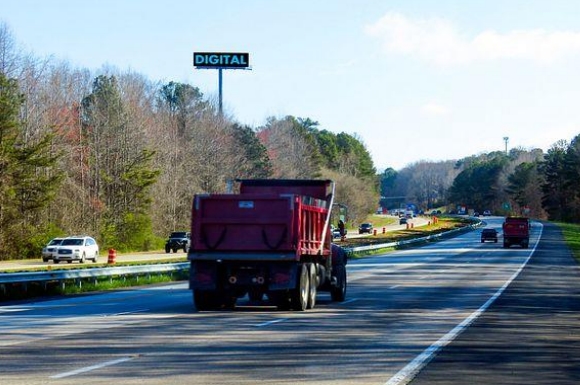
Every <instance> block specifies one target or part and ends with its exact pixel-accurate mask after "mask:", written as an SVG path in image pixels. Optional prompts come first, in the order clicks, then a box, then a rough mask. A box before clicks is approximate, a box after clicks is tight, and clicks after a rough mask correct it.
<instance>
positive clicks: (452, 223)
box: [334, 217, 473, 248]
mask: <svg viewBox="0 0 580 385" xmlns="http://www.w3.org/2000/svg"><path fill="white" fill-rule="evenodd" d="M472 223H473V220H472V219H468V218H460V217H442V218H438V220H437V222H434V221H433V220H431V222H430V224H429V225H427V226H420V227H413V228H408V229H403V230H397V231H387V232H385V233H384V234H383V233H382V231H380V228H377V235H372V234H369V235H368V236H365V237H360V238H347V239H345V240H344V241H341V240H340V239H335V240H334V242H335V243H336V244H337V245H340V246H342V247H348V248H350V247H358V246H367V245H376V244H380V243H391V242H397V241H405V240H409V239H413V238H420V237H426V236H428V235H434V234H439V233H442V232H445V231H449V230H453V229H456V228H458V227H465V226H469V225H471V224H472ZM375 227H377V226H375ZM381 227H382V226H381Z"/></svg>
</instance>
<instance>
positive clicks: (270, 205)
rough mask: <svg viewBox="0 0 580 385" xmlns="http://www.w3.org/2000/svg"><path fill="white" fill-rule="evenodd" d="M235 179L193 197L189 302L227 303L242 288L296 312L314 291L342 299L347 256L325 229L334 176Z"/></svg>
mask: <svg viewBox="0 0 580 385" xmlns="http://www.w3.org/2000/svg"><path fill="white" fill-rule="evenodd" d="M236 182H237V183H238V187H239V193H237V194H235V193H231V194H200V195H196V196H195V197H194V201H193V210H192V212H193V214H192V224H191V247H190V249H189V252H188V260H189V261H190V262H191V269H190V279H189V285H190V288H191V289H192V291H193V301H194V304H195V306H196V308H197V309H198V310H202V311H203V310H213V309H224V308H233V307H235V304H236V301H237V299H238V298H242V297H244V296H246V295H248V296H249V298H250V300H252V301H265V300H267V301H269V303H270V304H273V305H276V306H278V308H280V309H288V310H289V309H294V310H299V311H303V310H306V309H310V308H313V307H314V305H315V303H316V296H317V291H318V290H324V291H330V294H331V298H332V300H333V301H344V299H345V296H346V286H347V282H346V263H347V256H346V253H345V252H344V250H343V249H342V248H340V247H339V246H337V245H335V244H332V243H331V240H332V236H331V233H330V213H331V209H332V207H333V200H334V182H332V181H330V180H290V179H244V180H237V181H236Z"/></svg>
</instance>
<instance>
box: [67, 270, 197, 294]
mask: <svg viewBox="0 0 580 385" xmlns="http://www.w3.org/2000/svg"><path fill="white" fill-rule="evenodd" d="M186 279H187V275H186V274H183V273H181V274H155V275H143V276H141V275H136V276H120V277H109V278H99V279H97V280H95V281H93V282H86V281H83V282H82V283H81V281H79V282H74V281H71V282H70V283H69V284H68V285H66V284H65V285H64V287H63V286H60V287H59V288H58V292H59V293H58V294H64V295H71V294H81V293H88V292H95V291H106V290H115V289H121V288H124V287H135V286H142V285H154V284H159V283H167V282H175V281H183V280H186Z"/></svg>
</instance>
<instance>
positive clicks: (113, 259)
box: [107, 249, 117, 264]
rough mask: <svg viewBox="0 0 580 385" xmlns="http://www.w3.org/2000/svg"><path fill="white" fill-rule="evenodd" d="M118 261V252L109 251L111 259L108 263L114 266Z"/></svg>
mask: <svg viewBox="0 0 580 385" xmlns="http://www.w3.org/2000/svg"><path fill="white" fill-rule="evenodd" d="M116 259H117V250H115V249H109V259H108V260H107V263H110V264H113V263H115V260H116Z"/></svg>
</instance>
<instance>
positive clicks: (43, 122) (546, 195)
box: [0, 23, 580, 260]
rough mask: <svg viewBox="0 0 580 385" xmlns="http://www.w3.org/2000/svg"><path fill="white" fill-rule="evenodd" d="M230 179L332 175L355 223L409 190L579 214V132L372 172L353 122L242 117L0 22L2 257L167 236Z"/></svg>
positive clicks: (430, 203) (485, 204) (439, 202)
mask: <svg viewBox="0 0 580 385" xmlns="http://www.w3.org/2000/svg"><path fill="white" fill-rule="evenodd" d="M238 178H290V179H294V178H296V179H310V178H324V179H332V180H334V181H335V182H336V186H337V191H336V198H335V200H336V201H337V202H339V203H341V204H343V205H345V206H346V207H348V221H349V222H350V223H351V224H352V225H354V224H357V223H359V222H361V221H364V220H365V219H366V217H367V215H368V214H369V213H373V212H375V211H376V210H377V207H379V205H380V206H382V207H385V208H392V207H397V206H398V205H405V204H407V203H413V204H415V205H416V206H417V207H418V208H420V209H422V210H430V209H432V208H443V209H445V210H447V211H448V212H450V211H453V210H455V208H456V207H457V206H459V205H461V206H466V207H469V208H472V209H475V210H479V211H483V210H487V209H489V210H492V211H493V213H494V214H497V215H510V214H518V215H520V214H524V215H529V216H530V217H533V218H538V219H548V220H556V221H567V222H580V186H579V184H580V135H579V136H577V137H575V138H572V139H571V141H570V142H567V141H566V140H565V139H562V140H561V141H559V142H557V143H555V144H554V145H553V146H552V147H551V148H550V149H549V150H548V151H547V153H544V152H543V151H542V150H541V149H531V150H528V149H523V148H513V149H510V150H509V151H497V152H492V153H488V154H477V155H473V156H470V157H467V158H464V159H459V160H457V159H456V160H448V161H439V162H433V161H418V162H416V163H414V164H411V165H408V166H406V167H405V168H403V169H401V170H394V169H392V168H386V169H385V170H383V171H380V172H379V171H378V170H377V168H376V166H375V165H374V163H373V160H372V157H371V155H370V154H369V152H368V150H367V149H366V146H365V144H364V143H363V141H362V140H361V139H360V137H358V136H357V135H356V134H349V133H345V132H340V133H335V132H334V131H331V130H329V129H321V128H320V125H319V123H318V122H317V121H315V120H314V119H312V118H310V117H298V116H283V117H274V116H272V117H270V118H268V119H266V121H265V123H264V124H263V125H260V126H257V127H250V126H247V125H242V124H240V123H238V122H237V121H236V118H235V116H230V115H228V114H227V113H226V114H222V113H219V111H218V108H217V106H216V103H215V102H214V101H212V100H210V99H208V98H207V97H205V96H204V95H203V94H202V93H201V92H200V90H199V89H198V88H197V87H195V86H194V85H191V84H184V83H180V82H175V81H169V82H164V83H161V82H158V81H155V80H151V79H147V78H146V77H145V76H143V75H141V74H139V73H136V72H133V71H121V70H118V69H116V68H112V67H108V66H104V67H102V68H101V69H99V70H97V71H91V70H88V69H85V68H74V67H72V66H71V65H70V64H69V63H67V62H66V61H59V60H55V59H53V58H39V57H36V56H35V55H34V54H33V53H27V52H25V51H24V50H22V49H21V48H20V47H19V45H18V44H17V43H16V39H15V37H14V36H13V35H12V33H11V30H10V28H9V27H8V26H7V25H6V24H2V23H0V260H3V259H14V258H38V256H39V251H40V249H41V248H42V246H43V245H44V244H45V243H46V242H47V241H48V240H49V239H51V238H52V237H56V236H65V235H80V234H86V235H90V236H92V237H94V238H96V239H97V240H98V242H99V245H100V247H101V249H102V250H105V249H107V248H110V247H113V248H115V249H117V250H119V251H129V250H131V251H137V250H153V249H161V245H162V243H163V241H164V239H165V237H166V236H167V234H168V233H169V232H171V231H174V230H186V229H188V228H189V226H190V213H191V204H192V198H193V196H194V194H198V193H220V192H225V191H226V188H227V185H228V182H229V181H232V180H235V179H238Z"/></svg>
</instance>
